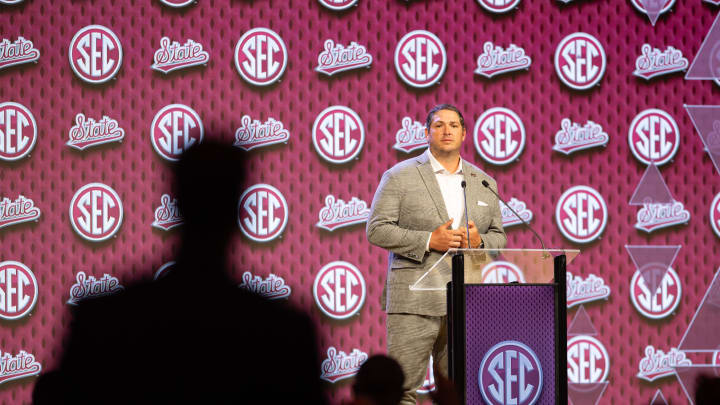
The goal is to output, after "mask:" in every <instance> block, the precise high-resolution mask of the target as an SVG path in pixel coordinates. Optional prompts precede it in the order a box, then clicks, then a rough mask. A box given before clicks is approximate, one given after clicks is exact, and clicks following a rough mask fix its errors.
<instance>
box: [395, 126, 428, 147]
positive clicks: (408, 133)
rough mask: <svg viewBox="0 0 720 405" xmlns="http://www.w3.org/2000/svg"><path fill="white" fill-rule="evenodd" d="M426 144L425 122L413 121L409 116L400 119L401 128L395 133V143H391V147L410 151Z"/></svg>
mask: <svg viewBox="0 0 720 405" xmlns="http://www.w3.org/2000/svg"><path fill="white" fill-rule="evenodd" d="M427 145H428V141H427V137H426V136H425V124H423V123H422V122H419V121H413V119H412V118H410V117H404V118H403V119H402V129H400V130H398V131H397V132H396V133H395V145H393V148H394V149H397V150H399V151H402V152H405V153H410V152H412V151H414V150H417V149H422V148H426V147H427Z"/></svg>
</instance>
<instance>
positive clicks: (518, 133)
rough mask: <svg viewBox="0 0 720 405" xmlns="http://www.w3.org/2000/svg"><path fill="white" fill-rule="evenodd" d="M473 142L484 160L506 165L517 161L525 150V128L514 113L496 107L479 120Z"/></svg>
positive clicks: (483, 114)
mask: <svg viewBox="0 0 720 405" xmlns="http://www.w3.org/2000/svg"><path fill="white" fill-rule="evenodd" d="M473 140H474V141H475V149H476V150H477V152H478V153H479V154H480V156H481V157H482V158H483V159H485V160H486V161H487V162H489V163H492V164H495V165H506V164H509V163H511V162H513V161H515V160H516V159H517V158H518V156H520V154H521V153H522V151H523V149H524V148H525V126H524V125H523V123H522V120H520V117H518V115H517V114H515V113H514V112H513V111H511V110H509V109H507V108H504V107H494V108H491V109H489V110H487V111H485V112H484V113H482V115H481V116H480V118H478V119H477V122H476V123H475V131H474V134H473Z"/></svg>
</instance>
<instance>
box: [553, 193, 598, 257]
mask: <svg viewBox="0 0 720 405" xmlns="http://www.w3.org/2000/svg"><path fill="white" fill-rule="evenodd" d="M555 221H556V223H557V226H558V228H560V232H562V234H563V235H564V236H565V237H566V238H568V239H570V240H571V241H573V242H575V243H589V242H592V241H594V240H595V239H597V238H599V237H600V235H601V234H602V233H603V231H604V230H605V226H606V225H607V222H608V209H607V204H605V199H604V198H603V197H602V195H600V193H599V192H598V191H597V190H595V189H593V188H591V187H588V186H575V187H571V188H569V189H568V190H567V191H565V192H564V193H563V195H562V196H560V199H559V200H558V203H557V206H556V207H555Z"/></svg>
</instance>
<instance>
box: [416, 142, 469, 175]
mask: <svg viewBox="0 0 720 405" xmlns="http://www.w3.org/2000/svg"><path fill="white" fill-rule="evenodd" d="M425 153H426V154H427V156H428V159H429V160H430V165H431V166H432V169H433V173H442V174H462V172H463V171H462V166H463V165H462V159H460V163H459V164H458V167H457V170H455V172H454V173H450V172H449V171H447V169H445V167H443V165H442V163H440V162H438V160H437V159H435V156H433V154H432V153H431V152H430V148H427V150H426V151H425Z"/></svg>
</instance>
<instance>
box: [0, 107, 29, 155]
mask: <svg viewBox="0 0 720 405" xmlns="http://www.w3.org/2000/svg"><path fill="white" fill-rule="evenodd" d="M37 128H38V127H37V123H36V122H35V117H34V116H33V115H32V113H31V112H30V110H28V109H27V107H25V106H24V105H22V104H18V103H13V102H6V103H0V159H1V160H7V161H13V160H18V159H21V158H23V157H25V156H27V154H28V153H30V151H31V150H32V149H33V147H35V142H37Z"/></svg>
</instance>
